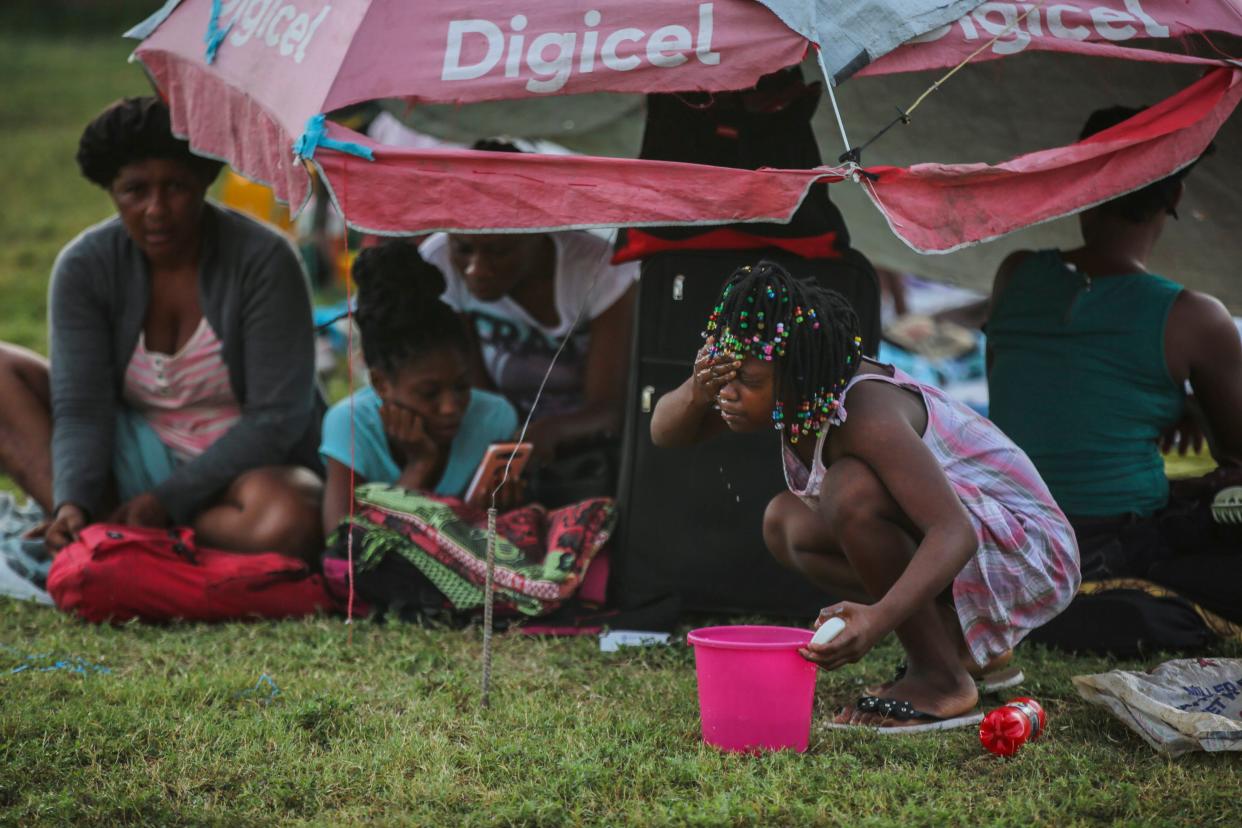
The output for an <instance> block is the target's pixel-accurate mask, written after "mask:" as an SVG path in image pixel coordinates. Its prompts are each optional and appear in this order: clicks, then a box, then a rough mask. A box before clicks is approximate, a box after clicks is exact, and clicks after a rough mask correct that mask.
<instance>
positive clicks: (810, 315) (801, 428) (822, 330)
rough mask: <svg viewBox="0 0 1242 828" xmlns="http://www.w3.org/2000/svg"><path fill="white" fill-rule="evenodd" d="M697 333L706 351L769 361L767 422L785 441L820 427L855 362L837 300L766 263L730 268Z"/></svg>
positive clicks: (844, 305) (851, 317) (858, 342)
mask: <svg viewBox="0 0 1242 828" xmlns="http://www.w3.org/2000/svg"><path fill="white" fill-rule="evenodd" d="M703 336H705V337H708V336H710V337H713V342H714V344H713V346H712V351H713V352H719V353H724V354H728V355H730V356H753V357H755V358H757V359H761V360H764V361H767V362H773V363H775V368H776V397H777V399H776V407H775V409H774V410H773V412H772V418H773V419H774V420H775V421H776V427H777V428H778V429H782V430H784V429H787V430H788V434H789V440H790V442H791V443H796V442H797V441H798V437H799V436H802V435H805V434H808V433H812V434H815V435H818V434H819V433H820V432H822V431H823V430H824V428H825V427H826V426H827V425H828V423H829V421H830V420H831V419H832V418H833V415H834V414H835V412H836V410H837V409H838V408H839V407H840V403H841V392H842V391H844V390H845V386H846V384H847V383H849V381H850V379H852V378H853V376H854V374H855V372H857V370H858V365H859V362H860V361H861V359H862V338H861V337H860V336H859V323H858V314H856V313H855V312H854V309H853V307H851V306H850V303H849V302H848V301H847V300H846V299H845V297H844V296H842V295H841V294H839V293H837V292H836V291H834V290H829V289H827V288H824V287H821V286H820V285H818V284H816V283H815V282H813V281H810V280H803V279H795V278H794V277H793V276H791V275H790V273H789V271H787V270H786V269H785V268H783V267H781V266H780V265H779V264H776V263H775V262H770V261H761V262H759V263H758V264H757V265H755V266H754V267H742V268H739V269H738V270H736V271H734V273H733V275H732V276H730V277H729V281H727V282H726V283H725V285H724V287H723V288H722V289H721V291H720V298H719V299H718V300H717V304H716V306H715V308H714V309H713V311H712V314H711V316H710V317H709V318H708V320H707V330H705V331H704V332H703ZM785 400H789V401H790V402H791V403H792V404H793V405H794V409H795V410H794V411H793V412H789V413H786V412H785V411H784V401H785ZM787 421H788V422H787Z"/></svg>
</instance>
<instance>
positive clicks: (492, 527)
mask: <svg viewBox="0 0 1242 828" xmlns="http://www.w3.org/2000/svg"><path fill="white" fill-rule="evenodd" d="M494 499H495V496H494V495H493V501H494ZM495 572H496V507H495V506H494V505H493V506H492V507H491V508H489V509H488V510H487V577H486V579H485V581H484V585H483V706H484V707H488V706H489V704H490V702H491V699H490V697H489V693H490V692H491V684H492V604H493V603H495V592H494V589H493V580H492V579H493V576H494V575H495Z"/></svg>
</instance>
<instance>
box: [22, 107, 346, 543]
mask: <svg viewBox="0 0 1242 828" xmlns="http://www.w3.org/2000/svg"><path fill="white" fill-rule="evenodd" d="M77 158H78V165H79V166H80V167H81V170H82V173H83V175H85V176H86V178H88V179H89V180H91V181H93V182H94V183H96V184H98V185H100V186H101V187H103V188H105V189H106V190H107V191H108V193H109V195H110V196H111V197H112V200H113V203H114V204H115V205H116V208H117V215H116V216H114V217H112V218H110V219H108V220H106V221H104V222H101V223H100V224H97V225H95V226H94V227H91V228H89V229H87V230H86V231H85V232H83V233H82V234H81V235H79V236H78V237H77V238H76V239H74V240H73V241H72V242H70V243H69V244H68V245H67V246H66V247H65V248H64V249H63V250H62V251H61V253H60V255H59V256H58V257H57V259H56V264H55V265H54V267H53V270H52V279H51V287H50V291H49V328H50V342H51V357H50V366H49V362H47V361H44V360H43V359H42V358H41V357H39V356H37V355H36V354H33V353H31V352H29V351H24V350H22V349H18V348H15V347H12V346H4V345H0V468H2V469H3V470H4V471H5V472H7V473H8V474H10V475H11V476H13V478H14V479H15V480H16V482H17V483H18V484H19V485H20V486H21V487H22V488H23V489H24V490H25V491H26V492H27V493H28V494H29V495H30V496H31V497H33V498H34V499H35V500H36V501H37V502H38V503H39V504H40V505H41V506H42V507H43V508H44V510H45V511H46V512H47V513H48V514H49V516H50V524H49V526H48V527H47V532H46V542H47V546H48V548H49V550H51V551H53V552H55V551H57V550H59V549H60V548H61V547H63V546H64V545H65V544H66V543H68V542H69V541H70V540H71V539H73V537H74V536H75V535H76V534H77V532H78V531H79V530H80V529H82V528H83V527H84V526H86V525H87V524H89V523H92V522H96V521H106V522H112V523H124V524H128V525H131V526H168V525H189V526H193V527H194V528H195V530H196V531H197V533H198V538H199V540H200V541H201V542H202V543H203V544H204V545H207V546H214V547H218V548H224V549H233V550H238V551H264V550H275V551H281V552H284V553H286V554H290V555H297V556H314V555H317V554H318V553H319V552H320V551H321V537H320V531H319V519H318V515H319V500H320V497H321V483H320V480H319V476H318V458H317V454H316V449H317V447H318V439H319V420H320V416H321V414H322V400H321V398H320V396H319V393H318V389H317V387H316V384H315V376H314V351H313V346H314V341H313V340H314V332H313V329H312V322H311V307H310V296H309V293H308V290H307V286H306V282H305V279H304V277H303V274H302V270H301V266H300V264H299V262H298V259H297V256H296V254H295V253H294V252H293V250H292V248H291V246H290V245H289V243H288V242H287V241H286V240H285V239H284V238H283V237H282V236H280V235H279V234H278V233H276V232H275V231H272V230H270V229H267V228H266V227H264V226H263V225H261V224H259V223H258V222H255V221H252V220H251V219H249V218H246V217H244V216H242V215H240V214H237V213H234V212H231V211H229V210H225V209H222V208H220V207H217V206H215V205H213V204H210V203H208V202H207V201H206V191H207V188H208V186H209V185H210V184H211V182H212V180H213V179H214V178H215V176H216V174H217V173H218V172H219V170H220V166H221V165H220V164H219V163H218V162H214V161H210V160H208V159H205V158H201V157H198V156H195V155H192V154H191V153H190V152H189V147H188V146H187V145H186V143H185V142H184V141H180V140H178V139H176V138H175V137H174V136H173V135H172V131H171V127H170V123H169V113H168V109H167V107H166V106H165V105H164V104H163V103H162V102H160V101H159V100H158V99H156V98H151V97H146V98H127V99H124V100H122V101H118V102H116V103H115V104H113V105H112V106H110V107H108V108H107V109H106V110H104V112H103V113H102V114H100V115H99V116H98V117H97V118H96V119H95V120H94V121H92V122H91V123H90V124H89V125H88V126H87V128H86V130H85V131H84V132H83V134H82V139H81V142H80V144H79V148H78V156H77ZM312 470H315V471H312Z"/></svg>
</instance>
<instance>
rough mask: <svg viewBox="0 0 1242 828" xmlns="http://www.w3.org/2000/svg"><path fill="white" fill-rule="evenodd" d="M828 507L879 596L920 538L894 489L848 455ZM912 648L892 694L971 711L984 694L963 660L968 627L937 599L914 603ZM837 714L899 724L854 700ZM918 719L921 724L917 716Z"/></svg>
mask: <svg viewBox="0 0 1242 828" xmlns="http://www.w3.org/2000/svg"><path fill="white" fill-rule="evenodd" d="M823 491H824V498H823V501H822V503H821V511H822V513H823V515H824V520H825V522H826V523H827V524H828V526H829V527H830V532H831V534H832V536H833V538H834V539H835V540H836V541H837V545H838V547H839V548H840V549H841V551H842V553H843V554H844V556H845V558H846V560H848V561H849V563H850V565H851V566H852V567H853V569H854V572H855V573H856V574H857V577H858V580H859V581H860V582H861V583H862V585H863V587H864V588H865V589H866V591H867V592H868V593H869V594H870V595H871V596H872V597H873V599H875V600H878V599H879V598H881V597H882V596H884V595H885V594H886V593H887V592H888V591H889V589H891V588H892V586H893V584H894V583H895V582H896V581H897V579H898V578H900V577H901V575H902V573H903V572H905V569H906V567H907V566H908V565H909V563H910V560H911V558H913V557H914V551H915V549H916V548H917V546H918V541H917V539H916V537H917V532H916V531H915V530H914V528H913V527H912V526H911V525H910V524H909V521H908V520H907V519H906V517H905V515H904V514H903V513H902V511H901V509H900V507H898V505H897V503H896V502H895V501H894V500H893V498H892V495H890V494H889V492H888V490H887V489H886V488H885V487H884V484H883V483H881V482H880V479H879V478H878V477H876V475H875V473H874V472H873V471H872V470H871V469H870V467H868V466H867V465H866V464H865V463H862V462H859V461H857V460H854V459H852V458H845V459H843V460H839V461H837V462H836V463H834V464H833V465H832V466H831V467H830V468H829V469H828V474H827V475H826V478H825V480H824V486H823ZM896 634H897V638H898V640H899V641H900V642H901V646H902V648H903V649H904V650H905V652H906V674H905V676H903V677H902V678H901V679H900V680H898V681H896V682H894V683H893V684H892V685H890V686H889V687H888V688H887V690H886V692H885V697H886V698H892V699H900V700H904V701H908V702H910V704H912V705H913V706H914V707H915V708H916V709H918V710H922V711H924V712H927V713H930V714H932V715H935V716H941V717H949V716H955V715H959V714H961V713H965V712H967V711H970V710H971V709H973V708H974V706H975V705H976V704H977V703H978V701H979V693H978V691H977V689H976V688H975V682H974V680H973V679H972V678H971V676H970V674H969V673H968V672H967V671H966V669H965V668H964V667H963V666H962V661H961V656H960V653H961V652H962V650H963V648H964V641H963V636H962V631H961V627H960V626H959V625H958V624H957V623H956V618H954V619H953V620H952V623H950V619H949V618H948V617H947V616H946V614H945V613H944V612H943V611H942V609H941V608H940V607H939V606H937V604H936V602H935V601H932V602H928V603H927V604H925V605H923V606H920V607H917V608H915V610H914V612H913V613H911V614H910V616H909V617H908V618H907V619H906V620H905V621H903V622H902V623H901V624H900V625H899V626H898V627H897V629H896ZM837 721H838V722H852V723H854V724H881V723H884V724H899V723H896V722H886V721H885V720H884V719H883V717H881V716H879V715H876V714H868V713H862V712H859V711H857V710H854V709H852V708H851V707H847V708H846V709H845V710H843V711H842V712H841V714H840V715H838V716H837ZM911 724H917V722H912V723H911Z"/></svg>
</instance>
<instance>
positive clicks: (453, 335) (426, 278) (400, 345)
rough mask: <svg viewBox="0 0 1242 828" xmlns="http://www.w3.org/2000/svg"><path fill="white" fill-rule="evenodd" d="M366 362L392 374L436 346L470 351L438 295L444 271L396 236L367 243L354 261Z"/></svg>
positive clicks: (462, 329) (459, 324) (457, 321)
mask: <svg viewBox="0 0 1242 828" xmlns="http://www.w3.org/2000/svg"><path fill="white" fill-rule="evenodd" d="M353 276H354V281H355V282H357V284H358V310H357V311H356V312H355V314H354V318H355V319H356V320H357V321H358V328H359V330H360V331H361V333H362V355H363V357H364V358H365V359H366V361H367V365H368V366H370V367H371V368H372V369H375V368H378V369H379V370H381V371H383V372H384V373H385V374H388V375H389V376H392V375H393V374H395V373H396V372H397V371H399V370H400V369H401V368H402V366H404V365H406V364H407V363H408V362H409V361H410V360H412V359H417V358H418V357H420V356H422V355H424V354H426V353H428V352H430V351H434V350H437V349H440V348H445V347H450V348H458V349H460V350H461V351H462V353H467V352H468V351H469V339H468V338H467V335H466V328H465V326H464V325H463V324H462V321H461V318H460V317H459V316H458V315H457V312H456V311H454V310H453V309H452V308H450V307H449V306H448V305H446V304H444V302H442V301H441V300H440V295H441V294H442V293H444V276H443V274H441V273H440V270H439V269H438V268H437V267H436V266H435V265H433V264H430V263H429V262H427V261H424V259H423V257H422V256H420V255H419V254H418V248H417V247H415V246H414V245H413V244H411V243H410V242H408V241H403V240H400V239H397V240H393V241H388V242H385V243H383V244H380V245H378V246H376V247H368V248H366V249H364V250H363V251H362V252H360V253H359V254H358V257H357V258H356V259H355V260H354V267H353Z"/></svg>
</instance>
